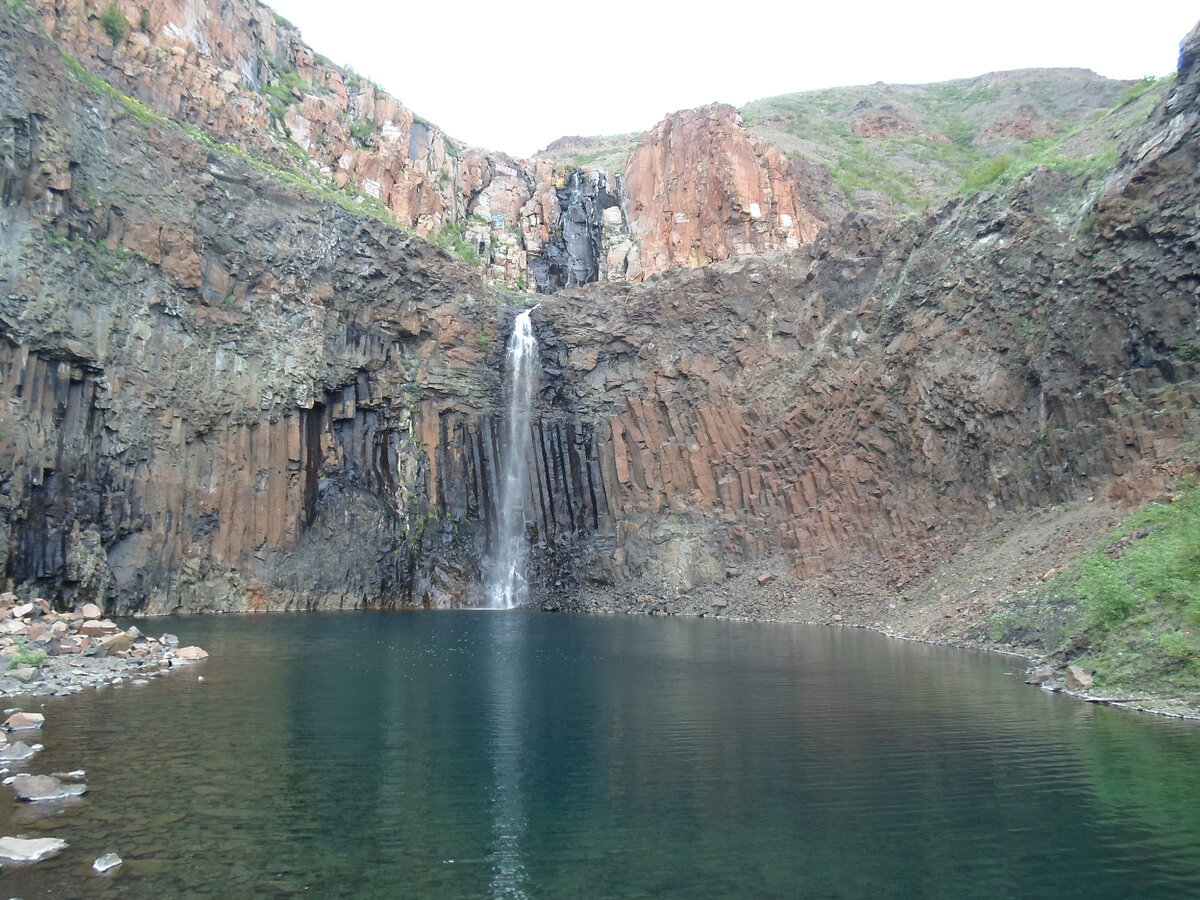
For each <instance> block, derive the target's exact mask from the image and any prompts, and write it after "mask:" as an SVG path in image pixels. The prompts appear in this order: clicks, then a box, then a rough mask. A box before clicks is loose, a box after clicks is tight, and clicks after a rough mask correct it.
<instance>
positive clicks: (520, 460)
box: [487, 310, 540, 609]
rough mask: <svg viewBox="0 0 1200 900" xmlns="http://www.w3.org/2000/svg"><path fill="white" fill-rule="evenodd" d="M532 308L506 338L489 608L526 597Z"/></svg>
mask: <svg viewBox="0 0 1200 900" xmlns="http://www.w3.org/2000/svg"><path fill="white" fill-rule="evenodd" d="M530 312H531V310H526V311H525V312H523V313H521V314H520V315H519V316H517V318H516V321H515V322H513V330H512V336H511V337H509V339H508V350H507V356H506V363H507V368H508V373H507V375H506V378H505V384H504V388H505V393H506V395H507V400H508V402H507V405H506V407H505V419H504V429H503V445H502V446H501V452H500V465H501V468H502V471H501V472H500V498H499V503H498V510H497V512H498V515H497V527H496V544H495V548H496V549H495V554H494V557H493V559H492V562H491V573H490V577H489V578H488V585H487V603H488V607H489V608H490V609H512V608H513V607H514V606H520V605H521V604H522V603H524V602H525V601H526V600H527V599H528V596H529V588H528V585H527V584H526V580H525V561H526V558H527V556H528V549H529V548H528V545H527V541H526V538H525V504H526V497H527V496H528V494H529V490H528V474H527V472H528V465H529V457H530V454H531V453H532V452H533V439H532V432H531V429H530V418H531V416H532V409H533V393H534V389H535V387H536V382H537V377H538V371H539V369H540V366H539V362H538V344H537V338H536V337H534V335H533V325H532V323H531V322H530V320H529V313H530Z"/></svg>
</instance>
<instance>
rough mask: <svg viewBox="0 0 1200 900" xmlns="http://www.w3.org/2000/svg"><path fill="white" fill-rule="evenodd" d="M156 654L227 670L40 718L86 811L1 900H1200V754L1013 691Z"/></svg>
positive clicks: (887, 674)
mask: <svg viewBox="0 0 1200 900" xmlns="http://www.w3.org/2000/svg"><path fill="white" fill-rule="evenodd" d="M146 624H147V623H141V626H142V627H143V628H145V627H146ZM150 625H151V630H155V631H156V630H158V629H165V630H171V631H175V632H177V633H178V634H179V635H180V636H181V637H182V638H183V639H184V641H185V642H188V643H199V644H201V645H202V646H204V647H206V648H207V649H208V650H209V651H210V652H211V654H212V658H211V659H210V660H208V661H207V662H205V663H203V664H202V665H200V666H197V667H195V668H194V669H192V670H188V671H185V672H183V673H173V674H172V675H170V676H169V677H166V678H162V679H156V680H154V681H152V682H151V683H150V684H147V685H144V686H138V687H134V686H126V687H123V688H120V689H111V688H110V689H108V690H105V691H101V692H98V693H95V694H85V695H82V696H80V697H75V698H66V699H62V700H58V699H54V700H49V701H46V702H45V709H44V711H45V712H46V714H47V725H46V728H45V731H44V734H43V736H42V739H43V740H44V742H45V743H46V745H47V749H46V751H45V752H44V753H42V754H40V755H39V756H38V757H36V758H35V759H34V760H33V763H32V771H37V772H49V771H56V770H64V769H74V768H80V767H82V768H86V769H87V772H88V777H87V780H88V783H89V784H90V785H91V788H92V791H91V793H89V794H88V795H87V796H86V797H85V798H84V799H82V800H81V801H77V802H74V803H72V804H71V805H68V806H59V807H52V808H45V809H43V808H40V807H30V806H28V805H26V806H22V807H18V806H17V805H16V802H15V801H13V802H12V804H11V805H10V804H9V802H8V801H7V800H5V801H0V817H4V818H6V819H7V821H4V822H3V823H0V828H2V829H3V830H2V832H0V833H4V834H16V833H24V834H28V835H31V836H36V835H37V834H41V833H49V834H55V835H57V836H61V837H62V838H64V839H65V840H67V841H68V842H69V843H70V844H71V848H70V849H69V850H68V851H67V852H66V853H64V854H63V855H62V856H61V857H60V858H58V859H56V860H53V861H50V862H46V863H43V864H41V865H39V866H37V867H32V868H25V869H12V868H10V867H6V868H5V870H4V872H3V873H2V874H0V891H3V892H4V893H5V895H6V896H12V895H21V896H24V897H26V898H29V897H36V896H61V897H66V896H85V895H86V896H92V895H98V896H111V897H189V896H195V897H204V896H210V897H223V898H224V897H250V896H286V895H290V894H300V893H306V894H308V895H310V896H318V897H432V898H439V897H467V898H471V897H479V898H488V897H495V898H522V897H528V898H534V897H548V898H555V897H658V898H662V897H679V898H683V897H687V898H697V897H700V898H703V897H788V898H794V897H812V898H839V897H845V898H859V897H897V898H956V900H957V898H972V897H978V898H1004V897H1012V898H1037V897H1046V898H1055V900H1067V898H1073V897H1078V898H1089V900H1095V898H1109V897H1111V898H1126V897H1131V896H1144V897H1196V896H1200V729H1198V728H1196V727H1195V726H1192V725H1189V724H1185V723H1179V722H1173V721H1165V720H1157V719H1151V718H1147V717H1139V716H1136V715H1133V714H1129V713H1122V712H1120V711H1116V710H1110V709H1105V708H1098V707H1094V706H1089V705H1086V704H1083V703H1080V702H1078V701H1075V700H1072V699H1069V698H1064V697H1058V696H1052V695H1047V694H1043V693H1041V692H1039V691H1037V690H1034V689H1032V688H1029V687H1027V686H1025V685H1024V684H1022V683H1021V679H1020V678H1019V677H1015V675H1016V673H1019V671H1020V669H1021V665H1020V663H1019V661H1012V660H1007V659H1004V658H1001V657H997V656H989V655H985V654H979V653H968V652H963V651H956V650H950V649H946V648H938V647H928V646H924V645H919V644H910V643H903V642H897V641H891V640H888V639H885V638H882V637H880V636H878V635H873V634H868V633H863V632H857V631H849V630H834V629H825V628H808V627H802V626H785V625H751V624H740V623H729V622H714V621H703V620H700V621H697V620H663V619H648V618H603V617H582V616H552V615H539V614H530V613H522V612H470V611H462V612H438V613H434V612H405V613H395V614H354V615H323V614H311V615H304V616H264V617H247V618H220V619H186V620H170V621H164V620H160V621H156V622H152V623H150ZM199 674H203V676H204V679H205V680H204V681H203V682H198V681H197V680H196V676H197V675H199ZM27 708H34V709H37V708H40V705H39V704H37V703H31V704H28V706H27ZM109 851H115V852H117V853H119V854H120V855H121V856H122V857H123V858H124V859H125V860H126V863H125V865H124V866H123V867H121V869H119V870H117V872H116V873H115V875H113V876H111V877H109V878H105V879H100V878H97V877H95V876H92V875H90V874H89V868H90V866H91V863H92V861H93V860H94V859H95V858H96V857H98V856H100V855H102V854H103V853H106V852H109Z"/></svg>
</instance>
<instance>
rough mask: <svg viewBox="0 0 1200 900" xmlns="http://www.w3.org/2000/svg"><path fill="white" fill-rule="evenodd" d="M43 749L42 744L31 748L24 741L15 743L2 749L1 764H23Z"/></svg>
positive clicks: (0, 750) (0, 754) (0, 753)
mask: <svg viewBox="0 0 1200 900" xmlns="http://www.w3.org/2000/svg"><path fill="white" fill-rule="evenodd" d="M41 748H42V745H41V744H34V745H32V746H30V745H29V744H26V743H25V742H24V741H13V742H12V743H11V744H8V745H7V746H5V747H0V763H9V762H22V761H24V760H27V759H29V758H30V757H32V756H33V755H34V754H35V753H37V752H38V751H39V750H40V749H41Z"/></svg>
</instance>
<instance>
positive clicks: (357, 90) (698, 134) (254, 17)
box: [35, 0, 823, 293]
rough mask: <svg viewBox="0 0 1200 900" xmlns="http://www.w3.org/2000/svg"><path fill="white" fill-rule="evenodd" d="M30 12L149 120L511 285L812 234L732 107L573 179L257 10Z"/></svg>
mask: <svg viewBox="0 0 1200 900" xmlns="http://www.w3.org/2000/svg"><path fill="white" fill-rule="evenodd" d="M35 9H36V12H37V14H38V16H39V18H40V21H41V23H42V26H43V28H44V30H45V31H46V33H47V34H48V35H49V36H51V37H52V38H53V39H54V40H56V41H58V42H59V43H60V45H61V46H62V47H63V48H65V49H66V50H67V52H68V53H70V54H71V55H72V56H73V57H74V58H75V59H76V60H77V61H78V62H79V64H80V65H81V66H82V67H83V69H85V70H87V71H88V72H90V73H94V74H95V75H97V76H99V77H100V78H102V79H104V80H105V81H106V82H108V83H109V84H111V85H113V87H114V88H115V89H116V90H117V91H118V92H120V93H121V94H123V95H127V96H128V97H130V98H131V99H132V100H135V101H136V102H137V103H139V104H143V105H144V106H145V107H146V108H147V109H148V110H152V111H154V112H156V113H158V114H159V115H161V116H163V117H165V118H167V119H170V120H172V121H175V122H180V123H185V124H186V125H188V126H190V127H194V128H196V129H198V130H199V131H200V132H202V133H203V134H204V135H205V136H207V137H208V138H209V139H210V140H212V141H215V142H217V143H223V144H229V145H231V146H233V147H236V148H239V149H241V150H243V151H245V152H247V153H249V154H250V155H252V156H254V157H255V158H258V159H261V160H263V161H265V162H267V163H269V164H270V165H272V166H274V167H277V168H279V169H281V170H283V171H285V172H290V173H293V174H295V175H297V176H298V177H300V178H302V179H305V180H307V181H310V182H312V183H314V184H317V185H322V186H325V187H327V188H328V189H330V190H339V191H344V190H351V191H353V192H355V193H356V194H358V195H361V197H362V198H363V201H365V202H367V203H377V204H378V205H379V209H380V210H381V211H386V214H387V215H388V216H389V217H391V218H392V219H394V220H395V221H396V222H397V223H398V224H399V225H401V226H403V227H405V228H408V229H412V230H414V231H416V232H418V233H419V234H422V235H425V236H436V235H439V234H441V233H443V232H445V231H446V230H447V229H449V230H450V232H451V233H452V234H453V235H454V237H456V238H458V240H459V241H461V244H460V245H459V246H464V247H466V248H469V250H470V252H477V253H478V254H479V255H480V256H481V257H482V258H481V261H480V269H481V272H482V274H483V275H484V277H485V278H486V279H487V280H488V281H489V282H490V283H493V284H497V285H501V286H504V287H508V288H510V289H522V290H529V291H535V290H536V291H539V292H541V293H552V292H553V291H555V290H558V289H559V288H561V287H562V286H564V285H569V284H579V283H586V282H587V281H596V280H600V279H620V280H626V279H628V280H634V281H636V280H640V279H641V278H643V277H645V276H647V275H650V274H653V273H655V272H658V271H662V270H663V269H665V268H668V267H672V266H680V265H685V266H696V265H702V264H704V263H706V262H709V261H711V260H714V259H725V258H728V257H729V256H731V255H745V254H749V253H755V252H759V251H761V250H767V249H773V248H775V247H782V246H795V245H797V244H798V243H802V242H805V241H809V240H811V239H812V237H813V236H814V235H815V234H816V231H817V230H818V229H819V228H820V226H821V224H823V223H822V221H821V220H820V219H818V218H814V217H813V216H812V215H811V214H810V213H808V212H805V211H804V210H803V203H802V201H801V199H800V198H798V197H796V196H794V195H795V194H796V193H797V192H798V191H799V190H800V189H801V187H802V182H801V181H799V180H797V179H793V178H792V177H791V176H790V175H789V169H788V163H787V160H786V159H785V158H784V157H783V156H782V155H781V154H780V153H779V152H778V151H776V150H774V149H772V148H770V147H769V146H768V145H767V144H766V143H765V142H764V141H762V140H761V139H757V138H752V137H751V135H749V133H748V132H746V131H745V130H744V129H743V128H741V125H740V122H739V121H737V114H736V111H734V110H733V109H732V108H731V107H710V108H706V109H704V110H698V111H694V112H692V113H687V114H676V115H675V116H672V117H669V118H668V119H666V120H664V122H663V123H662V124H661V125H660V126H659V127H658V128H657V129H656V130H655V132H654V133H652V134H651V135H650V136H648V137H647V138H646V139H645V140H644V141H643V142H642V144H641V145H640V146H639V148H638V150H637V152H636V153H635V154H634V155H633V156H632V157H631V158H630V159H629V160H628V161H626V162H625V163H624V170H625V174H624V175H623V176H618V175H617V174H616V173H612V174H609V173H605V172H603V171H601V170H588V171H586V172H585V171H582V170H579V169H577V168H573V167H570V166H565V165H556V164H554V163H552V162H550V161H548V160H539V159H532V160H516V159H513V158H511V157H509V156H506V155H504V154H501V153H493V152H487V151H484V150H479V149H474V148H464V147H461V146H460V145H459V144H458V143H457V142H455V141H454V140H452V139H451V138H449V137H448V136H447V135H446V134H444V133H443V132H442V131H441V130H440V129H439V128H437V126H435V125H433V124H431V123H429V122H427V121H425V120H423V119H421V118H420V117H419V116H417V115H416V114H415V113H413V112H412V111H411V110H409V109H408V108H407V107H405V106H404V105H403V104H402V103H401V102H400V101H399V100H398V99H397V98H395V97H393V96H392V95H391V94H389V93H388V92H386V91H385V90H383V89H382V88H381V87H379V86H378V85H376V84H374V83H372V82H371V81H369V80H368V79H365V78H362V77H360V76H358V75H356V74H355V73H354V72H353V71H351V70H350V69H348V68H346V67H341V66H337V65H334V64H333V63H332V62H330V61H329V60H327V59H325V58H323V57H321V56H320V55H319V54H316V53H314V52H313V50H312V49H311V48H309V47H308V46H307V45H306V44H304V43H303V41H302V40H301V37H300V34H299V32H298V31H297V30H296V29H295V28H294V27H293V26H292V25H290V24H289V23H288V22H286V20H283V19H282V18H280V17H278V16H276V15H275V14H274V13H273V12H272V11H271V10H270V9H269V8H268V7H266V6H264V5H262V4H260V3H257V2H255V0H233V2H222V3H219V4H218V3H215V2H212V0H209V2H205V0H153V2H150V3H148V4H139V3H134V2H133V0H119V2H115V3H112V2H109V0H36V6H35ZM110 10H112V11H115V12H110ZM114 16H117V18H115V19H114V18H113V17H114ZM698 154H699V156H698ZM698 159H700V160H705V162H704V163H703V164H702V165H701V166H700V170H699V171H697V169H696V163H697V162H698ZM709 159H711V160H712V163H711V165H709V163H708V162H707V160H709ZM697 177H699V178H701V179H702V181H703V184H701V183H700V182H699V181H697V180H696V179H697ZM626 182H627V183H629V184H631V185H633V186H634V191H633V193H632V194H630V195H629V197H628V199H626V197H625V193H624V188H623V185H624V184H625V183H626ZM572 183H574V184H575V185H577V187H576V188H575V190H574V194H573V193H572V190H571V184H572ZM585 183H586V184H587V185H590V188H588V189H586V190H589V191H590V192H591V193H593V194H597V193H598V194H599V195H600V199H599V201H598V204H599V205H598V207H597V209H596V211H595V216H594V219H595V221H594V223H593V227H592V229H591V231H592V234H591V235H590V236H589V238H588V240H586V241H584V242H582V243H580V242H579V241H578V240H577V239H575V238H572V236H571V235H572V232H573V231H574V230H577V229H576V227H575V226H577V225H578V224H580V222H581V218H580V217H581V216H582V215H583V214H582V213H581V211H580V210H579V208H578V204H579V200H578V196H577V195H578V194H579V193H580V192H581V189H583V185H584V184H585ZM610 192H611V195H609V193H610ZM606 195H609V196H606ZM631 207H632V208H633V210H634V212H633V217H634V218H633V219H632V220H631V219H630V218H629V216H628V215H627V214H626V212H625V210H626V209H627V208H631ZM756 210H758V212H757V213H756V212H755V211H756ZM602 217H603V220H602ZM593 244H594V245H595V246H592V245H593ZM577 253H578V254H579V255H578V256H576V254H577ZM641 260H645V261H644V262H642V261H641ZM568 270H572V271H573V272H574V274H572V275H570V276H568V275H567V274H566V273H567V271H568ZM580 277H583V278H584V279H585V280H584V281H580Z"/></svg>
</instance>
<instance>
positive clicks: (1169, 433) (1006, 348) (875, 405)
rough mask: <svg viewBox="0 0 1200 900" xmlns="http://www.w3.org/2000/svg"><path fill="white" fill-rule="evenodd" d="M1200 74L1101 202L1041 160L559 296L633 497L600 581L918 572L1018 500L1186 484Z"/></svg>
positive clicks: (604, 432) (551, 320)
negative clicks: (900, 204) (941, 194)
mask: <svg viewBox="0 0 1200 900" xmlns="http://www.w3.org/2000/svg"><path fill="white" fill-rule="evenodd" d="M1194 44H1195V37H1194V36H1193V38H1191V39H1189V42H1188V43H1187V44H1185V54H1184V58H1185V59H1186V58H1187V47H1190V46H1193V45H1194ZM1195 78H1196V75H1195V72H1194V71H1190V70H1189V71H1185V72H1181V74H1180V78H1179V80H1178V84H1177V86H1176V88H1175V91H1174V93H1173V94H1172V95H1171V96H1170V97H1169V98H1168V99H1167V101H1166V102H1165V104H1164V110H1166V111H1174V110H1178V112H1174V114H1171V113H1170V112H1164V113H1160V114H1159V116H1158V118H1157V120H1156V121H1155V122H1154V123H1152V124H1151V125H1150V126H1148V128H1147V130H1146V131H1145V132H1144V133H1143V134H1142V135H1141V136H1140V137H1139V138H1138V140H1137V141H1135V142H1134V144H1133V145H1132V146H1131V147H1130V148H1129V150H1128V151H1127V152H1126V153H1125V154H1124V155H1123V157H1122V162H1121V166H1120V168H1119V169H1118V171H1117V173H1115V174H1114V177H1113V178H1112V179H1110V181H1109V184H1110V185H1111V186H1110V188H1109V190H1108V191H1107V193H1105V194H1104V195H1103V196H1102V197H1101V198H1100V199H1099V200H1098V202H1097V203H1096V206H1095V210H1094V212H1092V213H1089V214H1087V215H1084V216H1083V217H1082V218H1081V219H1080V220H1075V221H1070V220H1067V221H1065V222H1064V218H1063V216H1062V215H1061V213H1060V210H1061V208H1062V204H1063V202H1064V197H1067V198H1069V197H1070V194H1069V193H1066V194H1065V193H1064V192H1066V191H1068V189H1069V187H1070V185H1069V184H1068V183H1067V181H1066V180H1065V178H1064V177H1063V176H1060V175H1056V174H1055V173H1053V172H1050V171H1048V170H1039V171H1037V172H1034V173H1032V174H1031V175H1030V176H1029V177H1028V178H1027V179H1026V180H1025V181H1024V182H1023V183H1022V184H1021V185H1020V186H1019V187H1018V188H1017V189H1016V191H1015V192H1014V194H1013V196H1012V197H1011V198H1007V199H1005V200H1003V201H1002V200H1001V199H1000V198H997V197H995V196H991V195H983V196H981V197H979V198H977V199H975V200H972V201H956V202H954V203H951V204H949V205H947V206H945V207H943V208H941V209H940V210H937V211H935V212H934V213H932V214H931V215H930V216H928V217H926V218H925V219H924V220H923V221H921V222H920V223H909V224H897V223H887V222H881V221H876V220H871V219H866V218H850V219H848V220H847V221H846V222H844V223H843V224H842V225H840V226H837V227H833V228H830V229H829V230H828V233H826V234H823V235H822V237H821V238H820V239H819V240H818V241H817V243H816V244H814V245H812V246H811V247H805V248H802V249H801V250H800V251H798V252H795V253H793V254H790V255H786V256H766V257H753V258H750V259H747V260H739V261H731V262H727V263H724V264H721V265H716V266H710V267H708V268H707V269H704V270H702V271H698V272H686V273H685V272H675V273H670V274H667V275H664V276H663V277H661V278H660V279H656V280H655V281H654V282H653V283H652V284H643V285H637V286H622V287H610V288H608V289H606V290H605V292H604V294H603V298H604V299H602V300H601V299H599V297H598V296H597V291H596V290H595V289H593V290H591V291H588V292H579V293H576V292H566V293H564V294H562V295H559V296H558V297H557V298H556V299H555V301H554V302H552V303H548V304H544V306H543V307H542V308H540V309H539V310H538V313H539V314H540V315H541V316H542V317H543V318H544V320H545V323H546V330H547V331H549V332H551V333H553V334H554V335H555V338H554V341H553V346H551V347H550V348H548V349H547V350H545V351H544V353H545V354H546V355H548V356H550V357H555V355H556V354H557V357H556V358H558V359H559V360H561V362H562V365H563V369H564V372H565V373H566V376H567V381H568V383H569V384H570V386H571V389H572V390H574V391H575V392H576V397H575V401H574V402H575V403H576V405H577V407H578V409H580V410H581V412H582V413H583V415H584V418H585V419H589V420H591V421H593V422H594V423H596V424H595V427H596V430H597V433H598V434H599V435H600V440H599V442H598V450H599V453H600V469H601V473H602V476H603V478H604V481H605V484H606V485H608V486H609V490H608V492H607V497H608V502H609V506H610V508H611V509H612V510H613V512H612V515H611V518H610V519H609V521H608V522H607V523H604V522H602V523H601V528H600V529H599V533H600V534H602V535H605V536H606V540H608V541H609V542H610V543H609V545H608V547H607V548H605V549H606V550H607V554H606V553H605V552H603V551H601V552H598V553H597V554H596V555H595V557H594V558H593V559H592V560H591V561H590V562H591V564H592V565H593V566H594V567H593V568H591V569H588V570H587V571H586V573H585V577H586V578H587V579H590V580H594V581H604V580H609V581H611V582H614V583H620V582H623V581H629V580H638V579H645V580H647V581H649V582H651V583H656V584H660V585H667V586H668V587H670V588H674V589H677V590H687V589H689V588H690V587H693V586H695V585H697V584H701V583H704V582H708V581H712V580H716V579H718V578H720V577H721V576H722V573H724V572H726V571H729V570H730V568H731V567H739V566H741V565H743V564H744V563H746V562H750V561H754V560H757V559H761V558H764V557H768V556H774V557H782V558H783V559H784V560H786V561H787V562H788V564H789V565H790V566H791V568H792V571H793V572H794V573H796V574H800V575H808V574H815V573H818V572H821V571H824V570H828V569H830V568H831V567H834V566H837V565H840V564H844V563H847V562H850V561H853V560H856V559H876V558H880V557H886V558H889V559H891V560H893V561H894V571H896V572H899V573H903V572H905V571H906V569H907V570H908V571H909V573H910V575H907V576H906V575H903V574H900V575H897V578H898V579H899V581H898V582H897V584H896V587H902V585H903V582H904V580H905V579H906V578H908V577H911V576H912V575H915V574H917V573H923V572H925V571H928V569H929V568H930V566H932V565H933V564H935V563H936V562H937V561H938V560H939V559H942V558H945V557H946V556H947V555H949V554H953V553H954V552H955V550H956V547H958V546H961V544H962V543H963V542H964V541H965V540H966V539H967V538H969V536H970V534H971V533H973V531H974V530H975V529H977V528H978V527H979V526H981V525H984V524H987V523H989V522H991V521H993V520H994V519H996V518H998V517H1000V516H1002V515H1005V514H1008V513H1011V512H1014V511H1019V510H1023V509H1028V508H1031V507H1036V506H1039V505H1042V504H1046V503H1055V502H1059V501H1062V500H1067V499H1086V498H1087V497H1089V496H1093V495H1095V494H1104V495H1107V496H1108V497H1110V498H1113V499H1117V500H1124V501H1128V502H1133V503H1137V502H1144V501H1146V500H1148V499H1153V498H1157V497H1159V496H1162V494H1163V492H1164V491H1165V490H1167V489H1168V488H1169V486H1170V484H1171V483H1172V479H1173V478H1174V477H1176V476H1178V475H1181V474H1185V473H1186V472H1188V471H1191V470H1192V469H1194V464H1193V463H1189V462H1188V459H1187V457H1186V454H1185V455H1184V457H1182V458H1180V457H1179V455H1178V450H1179V448H1180V446H1181V442H1182V441H1183V440H1184V439H1185V436H1186V435H1187V434H1189V433H1192V432H1194V430H1195V428H1196V427H1197V423H1198V421H1200V419H1198V416H1200V413H1198V412H1197V400H1198V399H1200V385H1198V383H1197V374H1198V373H1197V365H1196V360H1195V357H1194V352H1193V351H1192V350H1191V349H1189V348H1191V347H1193V346H1194V341H1195V334H1194V309H1195V304H1196V302H1197V296H1200V270H1198V269H1197V264H1196V257H1195V254H1194V247H1195V246H1196V242H1197V239H1198V238H1200V219H1198V216H1197V210H1198V209H1200V206H1198V205H1197V203H1196V199H1197V198H1198V197H1200V178H1198V176H1197V172H1198V171H1200V169H1198V167H1197V163H1196V156H1195V149H1194V148H1195V147H1196V146H1198V144H1197V140H1198V139H1200V116H1198V114H1197V112H1196V110H1195V108H1194V107H1191V108H1188V107H1187V106H1186V104H1183V103H1181V101H1180V96H1181V95H1186V94H1187V92H1188V91H1191V90H1194V83H1195ZM535 319H536V315H535ZM668 593H669V592H668Z"/></svg>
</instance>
